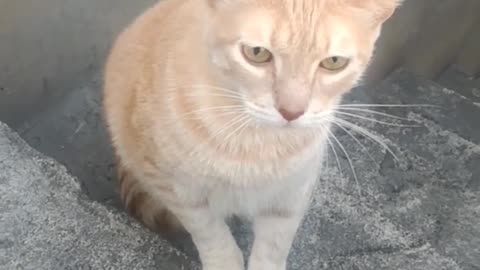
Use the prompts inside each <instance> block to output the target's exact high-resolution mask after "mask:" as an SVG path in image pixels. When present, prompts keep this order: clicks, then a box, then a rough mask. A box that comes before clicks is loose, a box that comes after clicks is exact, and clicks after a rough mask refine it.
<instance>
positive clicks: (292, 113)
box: [278, 108, 305, 122]
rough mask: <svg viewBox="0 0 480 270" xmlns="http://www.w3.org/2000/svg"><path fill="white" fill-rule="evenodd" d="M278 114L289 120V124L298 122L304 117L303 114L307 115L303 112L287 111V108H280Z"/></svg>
mask: <svg viewBox="0 0 480 270" xmlns="http://www.w3.org/2000/svg"><path fill="white" fill-rule="evenodd" d="M278 112H279V113H280V114H281V115H282V116H283V118H285V120H287V121H288V122H292V121H294V120H297V119H298V118H300V116H302V115H303V114H305V111H303V110H301V111H292V110H288V109H285V108H279V109H278Z"/></svg>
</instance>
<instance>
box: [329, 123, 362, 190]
mask: <svg viewBox="0 0 480 270" xmlns="http://www.w3.org/2000/svg"><path fill="white" fill-rule="evenodd" d="M328 133H329V134H330V136H331V137H332V138H333V139H334V140H335V141H336V142H337V144H338V146H339V147H340V149H342V151H343V153H344V154H345V156H346V157H347V161H348V164H349V165H350V169H351V170H352V174H353V178H354V179H355V183H356V184H357V192H358V195H361V194H362V193H361V190H360V184H359V182H358V177H357V172H356V171H355V168H354V166H353V162H352V159H351V158H350V155H349V154H348V152H347V149H345V147H344V146H343V144H342V143H341V142H340V140H338V139H337V137H336V136H335V134H333V133H332V132H331V131H330V130H328Z"/></svg>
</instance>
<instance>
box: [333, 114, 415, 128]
mask: <svg viewBox="0 0 480 270" xmlns="http://www.w3.org/2000/svg"><path fill="white" fill-rule="evenodd" d="M335 113H336V114H340V115H345V116H350V117H354V118H358V119H362V120H366V121H370V122H374V123H377V124H382V125H386V126H393V127H420V126H419V125H401V124H395V123H388V122H384V121H381V120H376V119H373V118H369V117H365V116H360V115H356V114H353V113H346V112H340V111H336V112H335Z"/></svg>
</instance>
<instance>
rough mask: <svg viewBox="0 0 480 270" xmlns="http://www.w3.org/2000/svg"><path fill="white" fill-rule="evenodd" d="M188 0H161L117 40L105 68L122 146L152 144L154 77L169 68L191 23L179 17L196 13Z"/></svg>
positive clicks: (107, 103)
mask: <svg viewBox="0 0 480 270" xmlns="http://www.w3.org/2000/svg"><path fill="white" fill-rule="evenodd" d="M194 1H196V0H194ZM189 2H191V1H190V0H164V1H160V2H159V3H157V4H156V5H154V6H153V7H151V8H149V9H148V10H146V11H145V12H144V13H143V14H141V15H140V16H139V17H138V18H137V19H136V20H135V21H134V22H133V23H131V24H130V25H129V26H128V27H126V28H125V30H124V31H123V32H122V33H121V34H120V35H119V36H118V38H117V39H116V41H115V42H114V44H113V47H112V49H111V51H110V55H109V57H108V59H107V62H106V66H105V70H104V92H103V96H104V100H103V102H104V112H105V116H106V121H107V124H108V127H109V131H110V133H111V135H112V138H113V143H114V144H115V145H116V146H117V150H118V151H122V149H124V148H132V149H137V150H141V149H149V146H148V145H147V142H146V140H147V137H148V133H150V128H151V126H152V123H151V121H152V120H151V119H150V118H151V115H152V113H151V112H150V111H149V109H150V107H151V106H150V105H151V104H153V103H154V102H153V101H152V97H153V93H152V91H153V88H154V87H153V83H154V81H155V80H154V77H155V76H160V74H161V72H162V70H164V69H165V65H166V59H167V57H168V54H169V52H170V51H171V50H174V48H175V44H176V43H178V39H180V38H181V34H180V33H181V32H182V31H181V29H182V28H185V27H187V26H186V24H185V22H183V21H182V20H178V19H177V18H182V17H185V16H186V15H188V13H191V10H189V9H191V8H190V7H189ZM126 151H127V152H130V151H128V150H126ZM139 152H141V151H139Z"/></svg>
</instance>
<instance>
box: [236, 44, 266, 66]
mask: <svg viewBox="0 0 480 270" xmlns="http://www.w3.org/2000/svg"><path fill="white" fill-rule="evenodd" d="M242 53H243V56H244V57H245V58H246V59H247V60H248V61H249V62H251V63H253V64H265V63H268V62H270V61H272V59H273V54H272V53H271V52H270V51H269V50H267V49H265V48H263V47H250V46H246V45H243V46H242Z"/></svg>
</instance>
